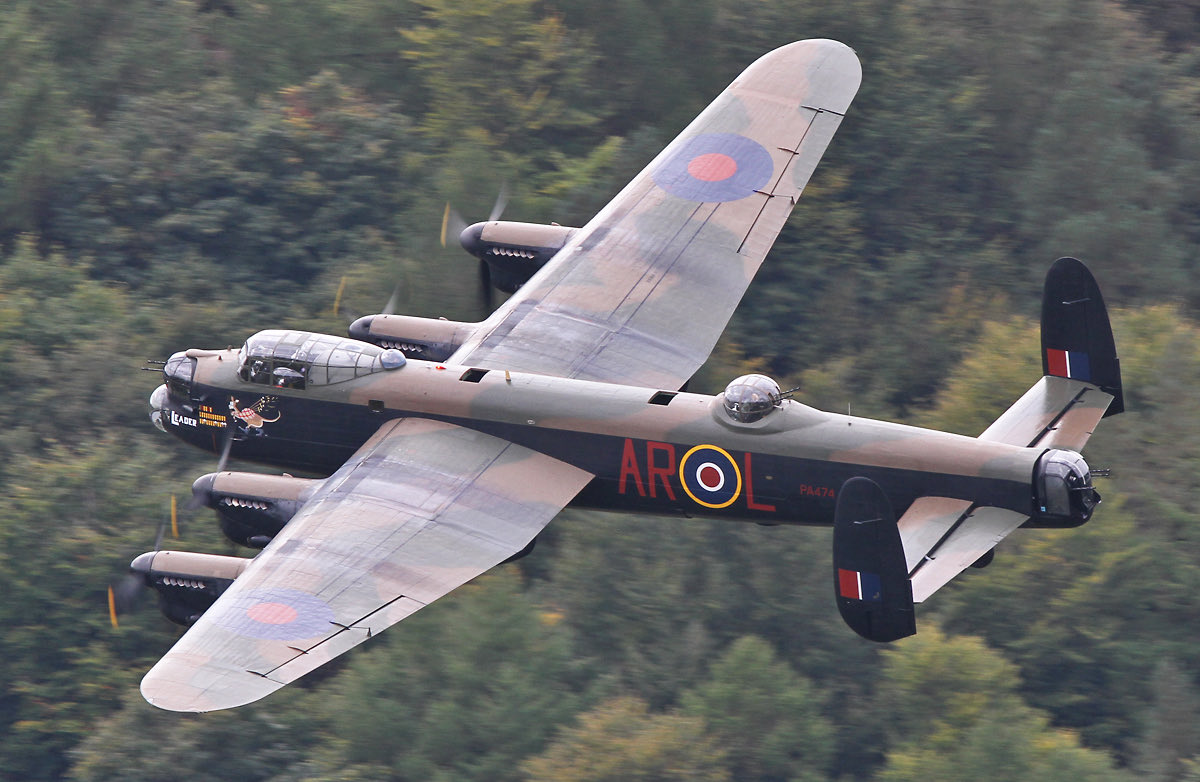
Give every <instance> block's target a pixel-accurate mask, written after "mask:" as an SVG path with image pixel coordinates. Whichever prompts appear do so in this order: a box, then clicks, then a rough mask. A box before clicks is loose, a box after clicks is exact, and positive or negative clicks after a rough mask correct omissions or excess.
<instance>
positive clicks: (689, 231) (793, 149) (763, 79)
mask: <svg viewBox="0 0 1200 782" xmlns="http://www.w3.org/2000/svg"><path fill="white" fill-rule="evenodd" d="M861 78H862V71H861V68H860V66H859V63H858V58H857V57H856V56H855V54H854V52H853V51H852V50H851V49H849V48H848V47H846V46H845V45H844V44H841V43H837V42H836V41H828V40H811V41H799V42H796V43H792V44H789V45H787V46H783V47H781V48H779V49H776V50H775V51H773V52H769V53H768V54H766V55H764V56H763V57H761V58H760V59H758V60H757V61H756V62H754V63H753V64H752V65H751V66H750V67H749V68H747V69H746V70H745V71H744V72H743V73H742V74H741V75H740V76H739V77H738V78H737V79H736V80H735V81H734V82H733V83H732V84H731V85H730V86H729V87H728V88H726V90H725V91H724V92H723V93H721V95H720V96H719V97H718V98H717V99H716V101H714V102H713V103H712V104H711V105H710V106H709V107H708V108H707V109H705V110H704V112H702V113H701V114H700V116H699V117H697V118H696V120H695V121H693V122H692V124H691V125H689V126H688V127H687V129H686V130H684V131H683V133H682V134H680V136H679V137H678V138H676V139H675V140H674V141H673V142H672V143H671V144H670V145H669V146H667V148H666V149H665V150H664V151H663V152H662V153H661V154H660V155H659V156H658V157H656V158H655V159H654V160H653V161H652V162H651V163H650V165H649V166H647V167H646V168H645V170H643V171H642V172H641V173H640V174H638V175H637V176H636V177H635V178H634V180H633V181H632V182H631V183H630V184H629V185H628V186H626V187H625V189H624V190H622V191H621V192H620V193H619V194H618V195H617V196H616V198H614V199H613V200H612V201H611V202H610V203H609V204H608V205H607V206H606V207H605V208H604V209H603V210H601V211H600V213H599V214H597V215H596V217H595V218H594V219H592V220H591V222H589V223H588V224H587V225H585V226H584V227H583V228H582V229H580V230H579V231H578V232H577V233H576V234H575V235H574V236H572V238H571V240H570V241H569V242H568V243H567V245H566V246H565V247H563V249H562V250H561V251H559V252H558V254H557V255H555V257H554V258H553V259H552V260H551V261H550V262H549V263H547V264H546V266H545V267H543V268H542V269H541V271H539V272H538V273H537V274H536V275H535V276H534V277H533V278H532V279H531V280H530V281H529V282H527V283H526V284H525V285H524V286H523V287H522V288H521V290H520V291H518V292H517V294H516V295H515V296H514V297H513V298H511V299H510V300H509V301H507V302H506V303H505V305H504V306H503V307H501V308H500V309H499V310H497V311H496V313H495V314H494V315H493V316H492V317H491V318H489V319H488V320H487V321H485V322H484V323H483V324H482V325H481V327H480V328H479V329H478V330H477V331H476V332H475V334H474V336H472V338H471V339H470V340H468V342H467V343H466V344H464V345H463V346H462V347H461V348H460V349H459V350H458V352H457V353H455V355H454V356H453V357H451V359H450V360H451V361H453V362H454V363H456V364H465V365H469V366H477V367H481V368H494V369H511V370H514V371H515V370H521V371H525V372H536V373H540V374H549V375H556V376H560V377H572V378H582V379H588V380H599V381H605V382H615V383H625V384H632V385H642V386H650V387H657V388H672V389H673V388H678V387H680V386H681V385H682V384H683V383H684V382H686V381H687V380H688V378H690V377H691V376H692V374H694V373H695V371H696V370H697V369H699V368H700V366H701V365H702V364H703V363H704V361H705V360H706V359H707V358H708V354H709V353H710V352H711V351H712V348H713V346H714V345H716V342H717V339H718V338H719V337H720V335H721V332H722V331H723V330H724V328H725V325H726V323H728V321H729V318H730V316H731V315H732V313H733V310H734V309H735V308H736V307H737V304H738V302H739V301H740V300H741V297H742V294H743V293H744V292H745V290H746V288H747V286H748V285H749V284H750V281H751V280H752V279H753V277H754V274H755V272H757V270H758V267H759V265H760V264H761V263H762V260H763V258H764V256H765V255H766V253H767V250H769V249H770V247H771V245H772V243H774V241H775V237H776V236H777V235H778V233H779V231H780V229H781V228H782V227H783V224H784V222H785V221H786V219H787V217H788V215H789V214H790V213H791V211H792V207H793V206H794V205H795V203H796V199H797V198H798V197H799V196H800V193H801V191H803V190H804V187H805V185H806V184H807V183H808V180H809V177H810V176H811V174H812V172H813V169H814V168H816V165H817V162H818V161H819V160H820V159H821V156H822V155H823V154H824V152H825V148H826V146H827V145H828V144H829V141H830V139H831V138H832V137H833V134H834V131H836V130H837V128H838V125H839V124H840V123H841V121H842V116H843V115H844V114H845V112H846V109H847V108H848V107H849V105H850V101H851V100H852V99H853V97H854V95H855V93H856V92H857V91H858V86H859V82H860V80H861Z"/></svg>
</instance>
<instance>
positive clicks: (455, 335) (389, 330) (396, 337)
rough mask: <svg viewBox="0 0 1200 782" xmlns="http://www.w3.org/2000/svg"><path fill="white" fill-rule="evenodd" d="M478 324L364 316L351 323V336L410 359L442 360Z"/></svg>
mask: <svg viewBox="0 0 1200 782" xmlns="http://www.w3.org/2000/svg"><path fill="white" fill-rule="evenodd" d="M478 325H479V324H478V323H464V322H462V321H457V320H442V319H441V318H436V319H435V318H417V317H414V316H412V315H367V316H365V317H362V318H359V319H358V320H356V321H354V322H353V323H351V324H350V336H351V338H353V339H357V340H362V341H363V342H370V343H371V344H373V345H379V346H380V347H384V348H393V349H395V350H399V351H401V352H403V353H404V355H405V356H407V357H409V358H415V359H420V360H422V361H445V360H446V359H447V358H449V357H450V355H451V354H452V353H454V351H456V350H458V348H459V346H460V345H462V343H464V342H466V341H467V339H468V338H469V337H470V336H471V335H472V334H473V333H474V332H475V328H476V327H477V326H478Z"/></svg>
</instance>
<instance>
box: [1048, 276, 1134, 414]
mask: <svg viewBox="0 0 1200 782" xmlns="http://www.w3.org/2000/svg"><path fill="white" fill-rule="evenodd" d="M1042 373H1043V374H1045V375H1049V376H1051V377H1065V378H1070V379H1072V380H1081V381H1083V382H1085V383H1091V384H1092V385H1095V386H1099V387H1100V389H1101V390H1102V391H1104V392H1105V393H1107V394H1111V395H1112V397H1113V399H1112V402H1111V403H1110V404H1109V405H1108V410H1107V411H1106V412H1105V414H1104V415H1105V416H1110V415H1116V414H1117V413H1120V412H1122V411H1123V410H1124V409H1125V401H1124V398H1123V396H1122V393H1121V364H1120V362H1119V361H1118V360H1117V349H1116V347H1115V345H1114V344H1113V334H1112V327H1111V326H1110V325H1109V322H1108V311H1107V310H1106V309H1105V307H1104V297H1103V296H1101V295H1100V286H1099V285H1097V284H1096V278H1095V277H1093V276H1092V273H1091V272H1090V271H1088V268H1087V267H1086V266H1084V265H1083V263H1082V262H1080V261H1078V260H1076V259H1075V258H1059V259H1058V260H1057V261H1055V262H1054V264H1053V265H1052V266H1051V267H1050V271H1049V272H1048V273H1047V274H1046V289H1045V295H1044V297H1043V298H1042Z"/></svg>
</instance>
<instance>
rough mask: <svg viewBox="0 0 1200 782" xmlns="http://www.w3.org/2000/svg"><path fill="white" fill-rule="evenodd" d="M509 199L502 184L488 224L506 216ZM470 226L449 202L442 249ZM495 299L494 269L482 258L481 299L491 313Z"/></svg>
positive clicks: (444, 215) (480, 267) (480, 264)
mask: <svg viewBox="0 0 1200 782" xmlns="http://www.w3.org/2000/svg"><path fill="white" fill-rule="evenodd" d="M508 198H509V191H508V182H501V183H500V190H499V191H498V192H497V193H496V201H495V203H493V204H492V211H491V212H490V213H488V218H487V222H489V223H491V222H495V221H496V220H499V219H500V215H502V214H504V210H505V208H506V207H507V206H508ZM468 225H469V224H468V223H467V221H466V220H464V219H463V216H462V215H461V214H459V213H458V210H457V209H455V208H454V207H453V206H451V205H450V202H449V201H447V202H446V209H445V211H444V212H443V213H442V247H445V246H446V237H448V236H459V235H461V234H462V232H463V231H464V230H466V228H467V226H468ZM495 298H496V289H495V287H494V286H493V285H492V267H491V266H490V265H489V264H488V262H487V261H485V260H483V259H482V258H480V259H479V299H480V301H481V302H482V304H483V306H484V307H485V308H486V310H487V312H489V313H490V312H491V311H492V310H493V309H495Z"/></svg>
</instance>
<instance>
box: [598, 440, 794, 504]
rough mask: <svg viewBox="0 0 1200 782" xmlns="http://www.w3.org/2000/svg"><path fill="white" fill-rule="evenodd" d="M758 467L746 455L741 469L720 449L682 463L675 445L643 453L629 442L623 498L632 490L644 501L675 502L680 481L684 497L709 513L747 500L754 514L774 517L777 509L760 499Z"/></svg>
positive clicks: (701, 449)
mask: <svg viewBox="0 0 1200 782" xmlns="http://www.w3.org/2000/svg"><path fill="white" fill-rule="evenodd" d="M639 451H640V453H639ZM641 454H644V460H643V459H642V458H640V457H641ZM643 464H644V465H645V469H644V470H643ZM752 467H753V456H752V455H751V454H750V453H745V454H743V456H742V466H741V467H739V465H738V462H737V460H736V459H734V457H733V455H732V454H730V453H729V452H728V451H726V450H725V449H723V448H719V447H717V446H715V445H707V444H703V445H697V446H694V447H692V448H690V449H688V451H687V452H685V453H684V455H683V458H682V459H676V451H675V446H674V445H672V444H671V443H660V442H655V441H654V440H647V441H645V448H644V450H642V449H639V448H638V447H637V446H636V445H635V441H634V440H633V439H631V438H625V446H624V448H623V450H622V452H621V470H620V473H619V476H618V478H617V493H618V494H626V493H627V492H629V491H631V489H630V487H632V491H636V492H637V494H638V496H639V497H650V498H653V499H658V498H659V497H662V498H664V499H667V500H672V501H674V500H675V498H676V494H675V486H674V483H673V481H675V480H677V481H679V486H680V487H681V488H682V489H683V493H684V494H686V495H687V496H688V498H689V499H691V500H692V501H693V502H695V503H696V504H697V505H701V506H703V507H705V508H713V509H720V508H728V507H729V506H730V505H732V504H733V503H734V502H736V501H737V500H738V498H739V497H743V496H744V497H745V499H746V508H747V509H748V510H755V511H766V512H768V513H774V512H775V506H774V505H771V504H768V503H765V502H759V501H757V500H756V499H755V497H754V480H753V472H752ZM643 474H644V476H645V478H644V479H643ZM743 476H744V477H743ZM743 490H744V491H743Z"/></svg>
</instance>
